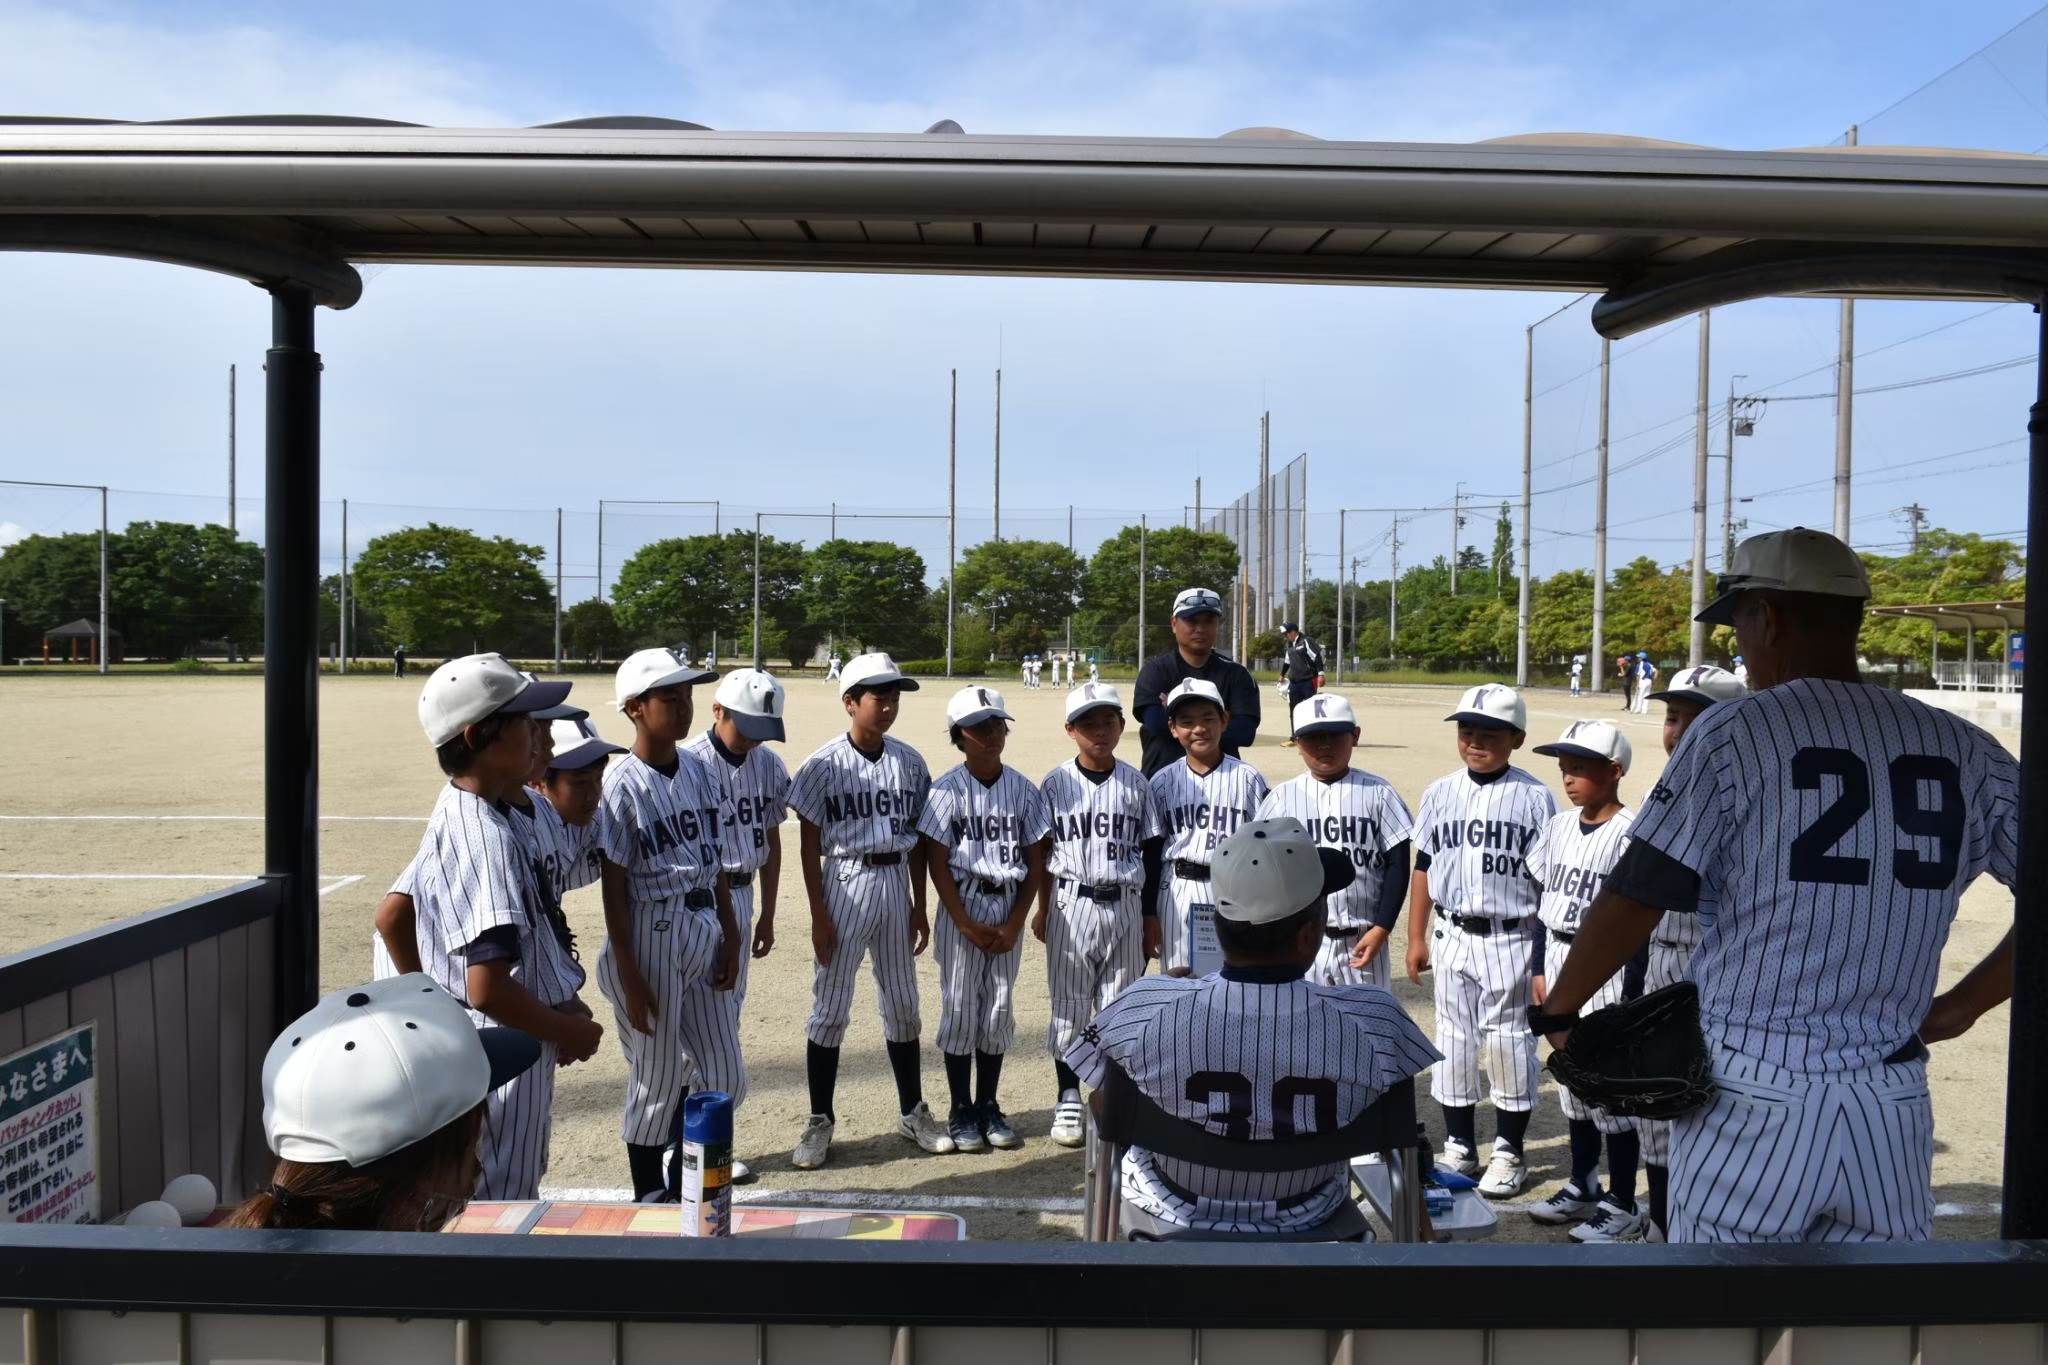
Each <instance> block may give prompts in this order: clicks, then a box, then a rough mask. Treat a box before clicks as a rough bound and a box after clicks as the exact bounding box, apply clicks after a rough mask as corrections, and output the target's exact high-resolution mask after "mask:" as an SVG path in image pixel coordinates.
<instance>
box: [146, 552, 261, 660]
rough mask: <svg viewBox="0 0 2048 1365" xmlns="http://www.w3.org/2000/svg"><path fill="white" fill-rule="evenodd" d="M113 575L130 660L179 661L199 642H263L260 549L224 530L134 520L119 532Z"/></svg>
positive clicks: (241, 645)
mask: <svg viewBox="0 0 2048 1365" xmlns="http://www.w3.org/2000/svg"><path fill="white" fill-rule="evenodd" d="M110 558H111V559H112V569H111V572H110V573H109V575H108V579H109V587H108V592H109V594H110V596H111V600H113V601H115V602H118V603H120V616H119V620H118V622H117V624H118V625H119V627H120V629H121V632H122V635H123V637H124V639H123V644H124V647H125V648H126V650H127V652H128V653H129V654H130V655H133V656H149V657H154V658H182V657H186V656H189V655H195V654H197V653H198V652H199V645H200V643H201V642H202V641H208V640H218V641H223V642H225V643H227V644H229V645H231V646H234V647H238V648H241V649H248V648H251V647H253V646H258V645H260V644H261V643H262V641H263V551H262V549H261V548H259V547H258V546H257V545H256V544H255V543H254V542H252V541H247V540H242V539H240V538H238V537H237V536H236V535H235V533H234V532H232V531H230V530H228V528H227V527H225V526H217V525H206V526H194V525H191V524H189V523H187V522H179V521H137V522H131V523H129V526H128V529H127V530H126V531H124V532H122V534H121V544H120V553H119V554H112V553H111V551H110Z"/></svg>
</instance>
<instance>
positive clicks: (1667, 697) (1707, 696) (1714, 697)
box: [1649, 658, 1749, 706]
mask: <svg viewBox="0 0 2048 1365" xmlns="http://www.w3.org/2000/svg"><path fill="white" fill-rule="evenodd" d="M1736 662H1737V663H1740V662H1741V659H1740V658H1737V660H1736ZM1748 691H1749V688H1748V686H1747V685H1746V684H1744V683H1743V681H1742V679H1740V678H1738V677H1736V676H1735V675H1734V674H1733V673H1730V672H1729V671H1728V670H1727V669H1725V668H1718V667H1716V666H1715V665H1713V664H1701V665H1700V666H1699V667H1698V668H1687V669H1683V670H1681V671H1680V672H1679V673H1678V674H1677V676H1675V677H1673V678H1672V679H1671V686H1669V687H1667V688H1665V689H1664V690H1663V691H1662V692H1652V693H1651V694H1650V696H1649V700H1651V701H1691V702H1698V703H1699V704H1700V705H1701V706H1712V705H1713V704H1714V703H1715V702H1717V701H1734V700H1735V699H1736V698H1737V697H1739V696H1742V695H1743V694H1745V693H1746V692H1748Z"/></svg>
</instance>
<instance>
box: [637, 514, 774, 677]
mask: <svg viewBox="0 0 2048 1365" xmlns="http://www.w3.org/2000/svg"><path fill="white" fill-rule="evenodd" d="M803 576H804V552H803V547H802V546H801V545H798V544H797V543H796V542H795V541H793V540H777V539H776V538H775V537H774V536H766V535H764V536H762V537H761V615H762V622H763V632H764V633H765V632H766V627H767V626H768V624H770V623H773V624H775V625H776V626H778V627H782V626H786V625H789V624H794V622H795V621H797V620H799V619H801V617H800V616H799V614H798V610H799V609H798V603H797V598H798V594H799V593H800V591H801V589H802V585H803ZM612 601H613V606H614V610H615V611H616V612H617V613H618V619H619V624H620V626H621V627H623V628H624V629H625V631H626V632H627V633H628V635H630V636H631V637H632V638H634V639H636V640H639V641H641V642H643V643H653V642H656V641H661V642H666V643H675V642H678V641H685V642H687V643H688V644H689V645H690V646H691V648H693V649H696V650H700V651H701V650H704V649H707V648H709V647H710V645H711V636H712V634H713V632H717V633H718V634H720V635H722V636H724V637H725V638H726V639H727V640H738V639H739V638H740V637H741V636H742V635H744V634H746V633H748V632H750V631H751V630H752V629H753V622H754V533H753V532H752V531H728V532H726V533H725V534H724V535H722V536H680V537H676V538H674V539H670V540H657V541H655V542H653V543H652V544H649V545H643V546H641V547H640V548H639V549H638V550H636V551H635V552H634V553H633V557H632V558H631V559H628V560H627V561H626V562H625V564H624V566H623V567H621V568H620V570H619V581H618V584H617V586H616V588H615V589H614V590H613V593H612Z"/></svg>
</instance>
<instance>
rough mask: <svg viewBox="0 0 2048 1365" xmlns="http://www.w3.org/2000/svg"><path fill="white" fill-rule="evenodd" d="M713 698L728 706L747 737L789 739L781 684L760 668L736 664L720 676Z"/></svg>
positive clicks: (733, 718) (737, 725)
mask: <svg viewBox="0 0 2048 1365" xmlns="http://www.w3.org/2000/svg"><path fill="white" fill-rule="evenodd" d="M711 699H712V700H713V701H715V702H717V703H718V704H719V705H720V706H723V707H724V708H725V714H727V715H728V716H731V717H732V723H733V725H734V727H735V728H737V729H738V730H739V732H740V733H741V734H742V735H744V736H745V737H746V738H748V739H758V740H770V739H787V738H788V736H787V735H786V734H784V733H783V728H782V713H783V711H784V709H785V707H784V705H783V701H784V698H783V695H782V684H781V683H779V682H777V681H776V680H775V675H774V674H772V673H768V672H765V671H763V670H762V669H758V668H736V669H734V670H733V671H732V672H730V673H728V674H726V675H725V676H724V677H723V678H721V679H720V680H719V683H718V690H717V691H716V692H714V693H712V694H711Z"/></svg>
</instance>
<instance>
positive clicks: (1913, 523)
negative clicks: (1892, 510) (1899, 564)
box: [1899, 502, 1927, 555]
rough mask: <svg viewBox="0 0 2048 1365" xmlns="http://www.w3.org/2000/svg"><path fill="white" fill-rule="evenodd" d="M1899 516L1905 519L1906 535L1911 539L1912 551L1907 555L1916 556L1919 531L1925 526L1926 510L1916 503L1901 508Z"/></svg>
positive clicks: (1918, 545) (1918, 549)
mask: <svg viewBox="0 0 2048 1365" xmlns="http://www.w3.org/2000/svg"><path fill="white" fill-rule="evenodd" d="M1899 515H1900V516H1902V517H1904V518H1905V519H1906V526H1907V528H1908V534H1909V535H1910V536H1911V538H1912V549H1911V550H1910V551H1908V553H1910V554H1916V555H1917V554H1919V553H1920V531H1921V529H1922V528H1923V527H1925V526H1926V525H1927V509H1926V508H1925V507H1922V506H1921V505H1920V504H1919V503H1917V502H1916V503H1913V504H1912V505H1911V506H1908V507H1901V508H1900V509H1899Z"/></svg>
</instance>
